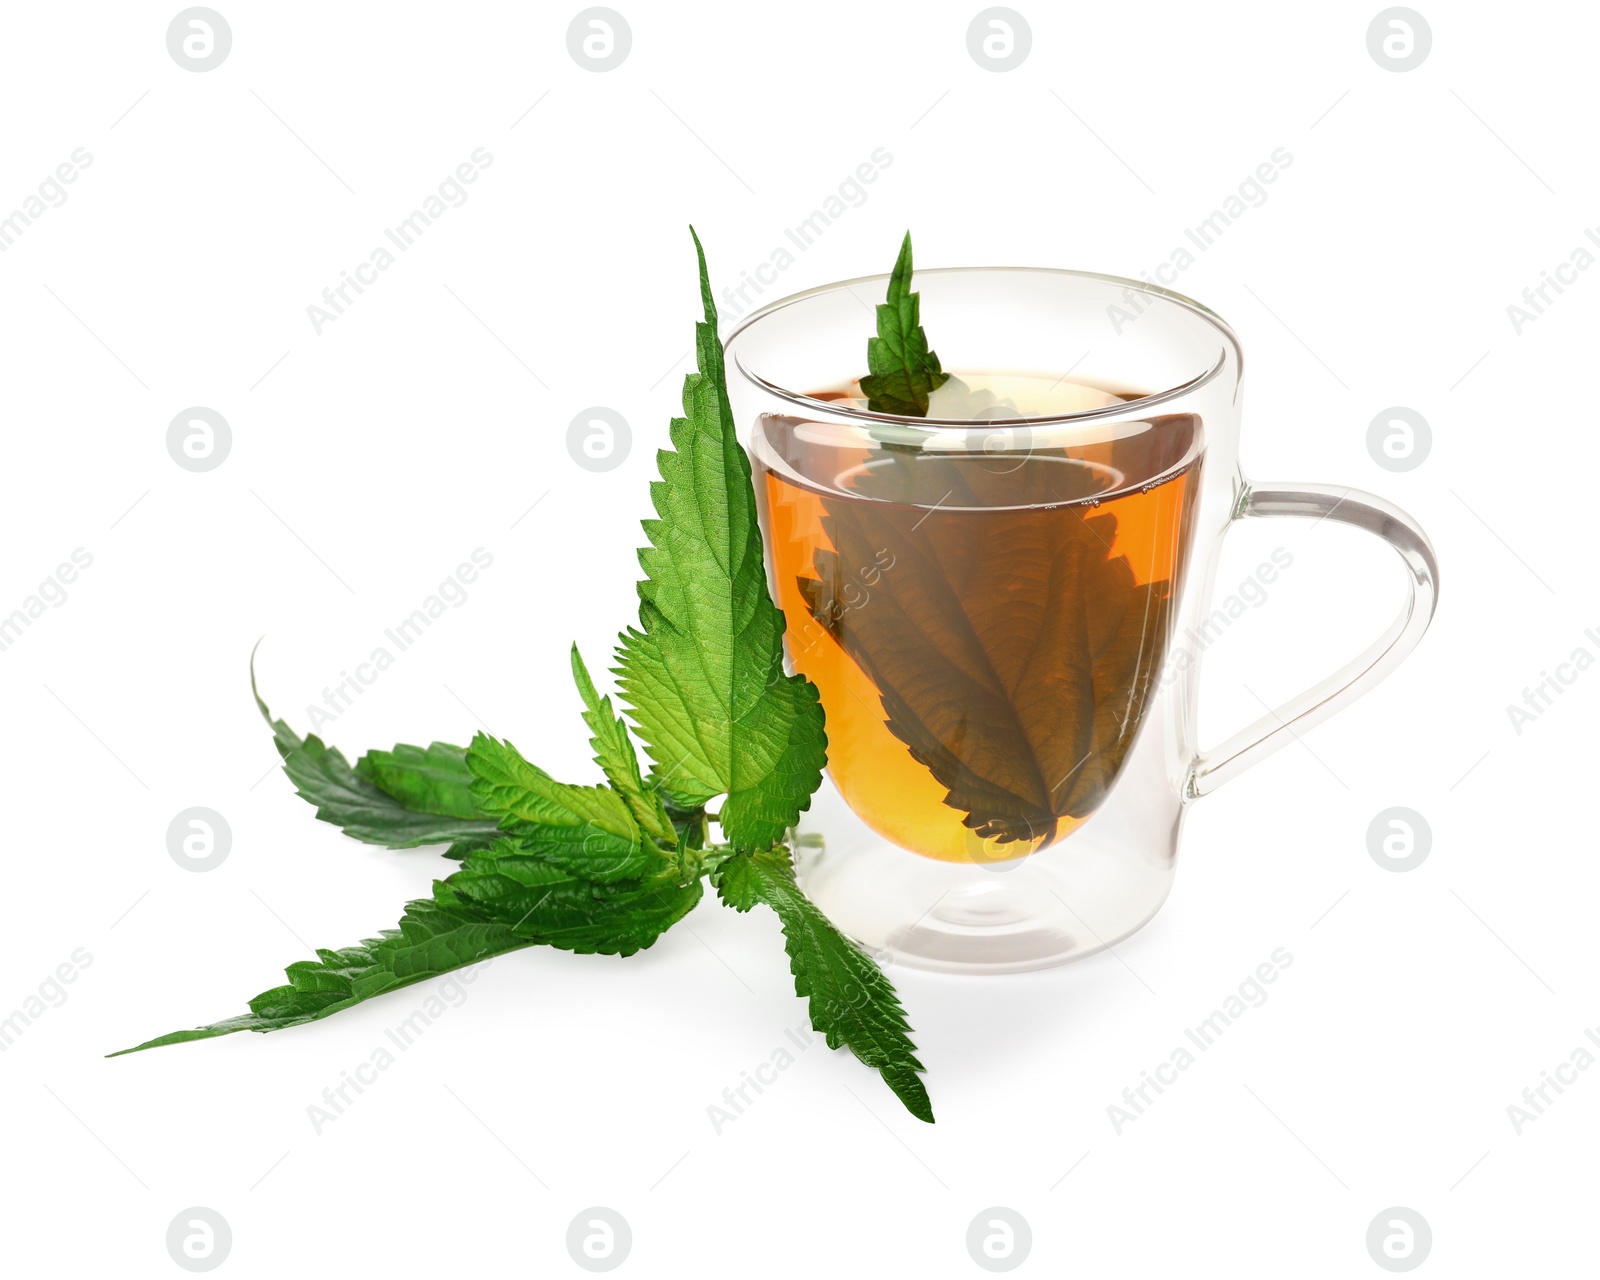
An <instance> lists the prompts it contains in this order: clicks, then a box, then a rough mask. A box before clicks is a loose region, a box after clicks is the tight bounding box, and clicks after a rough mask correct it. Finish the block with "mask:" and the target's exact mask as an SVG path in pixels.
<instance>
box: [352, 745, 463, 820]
mask: <svg viewBox="0 0 1600 1280" xmlns="http://www.w3.org/2000/svg"><path fill="white" fill-rule="evenodd" d="M356 774H357V776H359V777H362V778H365V779H366V780H367V781H368V782H370V783H372V785H373V786H375V787H377V788H378V789H379V790H380V791H383V792H385V793H387V794H388V795H391V796H393V797H394V798H395V799H396V800H398V801H399V802H400V803H401V804H403V805H404V806H405V807H406V808H407V809H412V810H415V811H416V812H418V813H438V814H444V815H447V816H449V817H452V818H482V817H484V812H483V810H482V809H480V808H479V807H478V802H477V801H476V800H474V799H473V798H472V771H471V770H470V769H468V768H467V752H466V748H464V747H456V746H451V745H450V744H449V743H448V742H435V743H432V744H431V745H429V746H427V747H408V746H398V747H395V748H394V749H393V750H391V751H369V752H367V754H366V755H364V756H362V757H361V758H360V759H359V760H357V761H356Z"/></svg>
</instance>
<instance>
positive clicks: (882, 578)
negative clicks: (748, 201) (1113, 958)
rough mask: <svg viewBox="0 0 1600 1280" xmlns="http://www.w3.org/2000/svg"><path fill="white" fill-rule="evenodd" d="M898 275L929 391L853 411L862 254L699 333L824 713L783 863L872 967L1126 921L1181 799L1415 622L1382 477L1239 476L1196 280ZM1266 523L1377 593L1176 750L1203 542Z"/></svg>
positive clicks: (1023, 954)
mask: <svg viewBox="0 0 1600 1280" xmlns="http://www.w3.org/2000/svg"><path fill="white" fill-rule="evenodd" d="M915 285H916V288H917V289H918V291H919V292H920V294H921V299H922V303H921V307H922V311H921V314H922V322H923V324H924V326H925V327H926V329H927V332H928V334H929V336H930V338H931V340H932V343H933V345H934V347H935V349H936V350H937V351H938V353H939V355H940V356H941V357H942V359H943V362H944V367H945V369H946V370H947V371H949V372H950V373H952V374H953V375H954V378H953V379H952V380H951V381H950V382H949V383H948V384H947V385H946V386H945V387H942V388H940V389H939V390H938V391H936V392H935V393H934V397H933V399H932V401H931V402H930V404H929V412H930V415H932V416H928V417H911V416H903V415H900V414H895V413H885V412H882V411H880V410H881V408H882V403H881V400H876V399H875V400H873V401H871V403H869V401H868V397H866V396H865V395H864V394H863V393H862V391H861V388H860V387H859V385H858V384H857V383H856V382H855V379H856V378H857V377H858V376H859V375H860V374H862V373H863V372H864V369H863V365H864V364H865V345H866V340H867V337H868V336H869V334H870V333H871V331H872V312H871V310H870V308H871V306H872V305H873V304H875V303H876V302H878V301H879V300H880V299H882V298H883V297H884V294H885V289H886V286H887V278H886V277H882V276H876V277H869V278H866V279H861V280H852V281H848V282H845V283H841V284H835V285H828V286H825V287H823V288H819V289H813V290H810V291H809V292H806V293H802V294H797V295H795V296H794V297H791V298H786V299H784V300H782V301H780V302H775V303H773V304H771V305H770V306H768V307H766V308H764V309H762V310H761V311H759V312H757V313H755V314H754V315H752V316H750V317H749V318H748V319H746V320H745V321H744V322H743V323H742V324H741V325H739V327H738V328H737V329H736V331H735V332H734V333H733V335H732V336H731V337H730V338H729V339H728V343H727V350H728V356H729V367H730V370H731V376H730V392H731V394H732V397H733V407H734V412H735V415H736V417H737V419H738V420H739V422H740V424H741V430H748V431H749V432H750V435H749V443H750V456H751V460H752V463H753V467H754V473H755V484H756V490H757V497H758V500H759V502H760V506H761V511H762V521H763V530H764V534H765V537H766V542H767V550H768V564H769V570H770V573H771V577H772V582H771V585H772V588H773V593H774V597H775V598H776V599H777V601H778V602H779V604H780V605H781V607H782V608H783V610H784V613H785V615H786V618H787V623H788V629H787V634H786V636H785V644H786V646H787V651H788V656H789V660H790V663H791V664H792V666H793V668H794V669H795V670H798V671H801V672H803V673H805V674H806V675H807V676H809V677H810V678H811V679H812V680H813V681H814V682H815V683H816V684H817V686H818V688H819V689H820V691H821V696H822V703H823V707H824V709H825V711H826V713H827V727H828V739H829V743H828V754H829V764H828V778H827V780H826V781H825V782H824V783H823V787H822V789H821V790H820V791H819V792H818V793H817V795H816V797H815V798H814V799H813V801H812V806H811V809H810V811H809V812H808V813H806V814H805V815H803V816H802V821H801V823H800V826H799V829H798V830H797V831H796V832H795V833H794V840H795V852H796V864H797V868H798V871H799V876H800V882H801V884H802V886H803V887H804V889H805V891H806V893H807V894H808V895H810V897H811V898H812V899H813V900H814V901H815V902H816V903H817V904H818V906H820V907H821V909H822V910H823V911H824V912H825V913H826V914H827V915H828V917H829V918H830V919H831V920H832V921H833V922H834V923H835V924H836V925H837V926H838V927H839V928H840V929H842V930H843V931H844V932H845V933H847V934H849V935H850V936H851V937H853V938H855V939H856V940H857V941H858V942H860V943H862V944H863V945H865V946H867V947H869V948H872V949H875V950H882V951H887V952H889V953H891V954H892V955H893V956H894V958H895V960H896V961H897V962H900V963H905V964H909V965H913V966H916V967H921V968H927V969H937V970H945V971H950V972H992V973H1000V972H1014V971H1018V970H1024V969H1034V968H1041V967H1044V966H1047V965H1054V964H1060V963H1063V962H1065V961H1068V960H1072V959H1076V958H1078V957H1080V956H1084V955H1088V954H1091V953H1093V952H1095V951H1098V950H1100V949H1102V948H1104V947H1107V946H1110V945H1112V944H1114V943H1116V942H1117V941H1118V940H1120V939H1122V938H1124V937H1126V936H1127V935H1128V934H1130V933H1132V932H1133V931H1134V930H1136V929H1138V928H1139V927H1140V926H1141V925H1143V924H1144V923H1145V922H1146V921H1147V920H1149V919H1150V917H1151V916H1153V915H1154V914H1155V912H1156V910H1157V909H1158V908H1159V907H1160V906H1161V903H1162V902H1163V901H1164V900H1165V898H1166V896H1167V892H1168V890H1169V888H1170V887H1171V884H1172V877H1173V872H1174V869H1175V866H1176V859H1177V850H1178V836H1179V832H1180V830H1181V828H1182V824H1183V817H1184V814H1185V813H1186V812H1187V810H1188V807H1189V805H1190V804H1191V803H1192V802H1193V801H1194V800H1195V799H1197V798H1198V797H1200V796H1203V795H1205V794H1206V793H1207V792H1209V791H1211V790H1213V789H1214V788H1215V787H1217V786H1218V785H1219V784H1221V783H1222V782H1224V781H1226V780H1227V779H1228V778H1231V777H1233V776H1235V775H1236V774H1238V773H1239V772H1241V771H1242V770H1243V769H1245V768H1246V767H1247V766H1248V765H1250V764H1252V763H1253V762H1255V761H1257V760H1259V759H1261V758H1262V757H1263V756H1265V755H1267V754H1268V753H1269V752H1271V751H1273V750H1275V749H1276V748H1277V747H1279V746H1281V745H1283V743H1284V742H1286V741H1287V740H1288V739H1289V738H1290V737H1291V736H1292V735H1294V734H1297V733H1299V732H1301V731H1303V730H1304V729H1306V728H1307V727H1309V726H1310V725H1312V724H1314V723H1316V722H1317V721H1319V720H1321V719H1323V718H1324V717H1326V716H1328V715H1329V714H1331V713H1332V712H1333V711H1335V710H1337V709H1338V708H1340V707H1342V706H1344V705H1346V704H1347V703H1349V702H1351V701H1352V700H1353V699H1355V698H1356V697H1357V696H1359V695H1360V694H1361V693H1363V692H1364V691H1365V690H1367V689H1369V688H1371V687H1372V685H1373V684H1375V683H1376V682H1377V681H1378V680H1379V679H1381V678H1382V677H1383V676H1384V675H1385V674H1387V673H1388V672H1389V671H1390V670H1392V669H1393V668H1394V666H1395V665H1396V664H1397V663H1398V662H1399V661H1400V660H1401V659H1402V658H1403V657H1404V656H1405V655H1406V654H1407V653H1409V652H1410V651H1411V649H1412V648H1414V647H1415V645H1416V644H1417V642H1418V640H1420V639H1421V637H1422V633H1423V632H1424V631H1425V630H1426V629H1427V626H1428V623H1429V620H1430V619H1431V617H1432V614H1433V609H1434V602H1435V596H1436V592H1437V585H1436V584H1437V566H1436V563H1435V560H1434V555H1433V550H1432V548H1431V547H1430V545H1429V543H1428V540H1427V538H1426V536H1425V535H1424V534H1423V532H1422V530H1421V529H1419V528H1418V527H1417V525H1416V523H1415V522H1414V521H1412V520H1411V519H1410V518H1409V517H1408V516H1406V515H1405V513H1404V512H1402V511H1400V510H1399V509H1397V508H1396V507H1394V506H1393V505H1392V504H1390V503H1388V502H1385V501H1384V500H1383V499H1381V498H1377V497H1373V496H1371V495H1369V494H1364V493H1360V492H1358V491H1356V490H1353V489H1347V488H1344V487H1342V486H1332V485H1313V484H1295V485H1260V484H1254V483H1251V482H1250V481H1248V480H1246V479H1245V477H1244V475H1243V474H1242V473H1241V471H1240V469H1239V460H1238V446H1239V391H1240V368H1241V364H1240V352H1239V345H1238V340H1237V339H1236V338H1235V337H1234V334H1233V332H1232V330H1231V329H1229V327H1228V326H1227V325H1226V324H1225V323H1224V322H1223V321H1222V320H1221V318H1220V317H1218V316H1217V315H1216V314H1214V313H1213V312H1211V311H1210V310H1208V309H1207V308H1205V307H1203V306H1201V305H1200V304H1199V303H1196V302H1194V301H1192V300H1190V299H1188V298H1185V297H1182V296H1180V295H1178V294H1175V293H1170V292H1167V291H1166V290H1163V289H1160V288H1157V287H1155V286H1152V285H1149V284H1146V283H1141V282H1137V281H1132V280H1122V279H1117V278H1114V277H1109V276H1098V275H1091V274H1087V273H1080V272H1070V271H1047V270H1034V269H1022V268H1017V269H1011V268H972V269H954V270H942V271H924V272H919V273H918V274H917V276H916V279H915ZM941 414H942V415H945V416H939V415H941ZM1284 516H1299V517H1304V518H1308V519H1311V520H1314V521H1316V520H1333V521H1338V522H1340V523H1343V524H1350V525H1355V526H1357V527H1358V528H1361V529H1365V530H1367V531H1368V532H1369V533H1372V534H1375V535H1376V536H1378V537H1380V538H1382V539H1384V540H1385V541H1387V542H1388V543H1389V544H1390V545H1391V546H1392V547H1394V549H1395V550H1396V552H1398V553H1399V556H1400V561H1401V564H1402V565H1403V567H1404V570H1405V576H1406V580H1407V583H1408V586H1409V592H1408V597H1407V601H1406V605H1405V608H1404V609H1403V610H1402V611H1401V613H1400V615H1399V617H1397V618H1396V619H1395V620H1394V622H1393V623H1392V624H1391V625H1390V627H1389V628H1388V630H1387V631H1385V632H1384V633H1383V635H1381V636H1380V637H1379V638H1378V639H1377V640H1376V641H1375V642H1374V643H1373V644H1372V646H1371V647H1370V648H1369V649H1368V650H1367V651H1366V652H1364V653H1363V654H1361V655H1360V656H1359V657H1358V658H1356V659H1355V660H1354V661H1352V662H1350V663H1349V664H1347V665H1346V666H1345V667H1344V668H1342V669H1341V670H1339V671H1337V672H1335V673H1334V674H1333V675H1331V676H1329V677H1328V678H1327V679H1325V680H1323V681H1321V682H1320V683H1318V684H1317V685H1315V686H1314V687H1312V688H1311V689H1309V690H1308V691H1307V692H1306V693H1304V694H1302V695H1301V696H1300V697H1298V698H1296V699H1294V700H1293V701H1291V702H1289V703H1287V704H1286V705H1284V706H1282V707H1279V708H1277V709H1276V710H1274V711H1272V712H1271V713H1270V714H1268V715H1266V716H1263V717H1262V718H1261V719H1260V720H1259V721H1257V722H1256V723H1255V724H1253V725H1251V726H1250V727H1248V728H1246V729H1244V730H1243V731H1242V732H1240V733H1238V734H1237V735H1235V736H1234V737H1232V738H1230V739H1229V740H1228V741H1226V742H1225V743H1223V744H1222V745H1221V746H1219V747H1216V748H1214V749H1212V750H1209V751H1202V750H1201V749H1200V746H1199V743H1198V742H1197V740H1196V732H1195V725H1196V710H1197V702H1198V692H1199V673H1200V654H1201V650H1202V649H1203V647H1204V644H1205V643H1206V640H1207V638H1208V636H1210V635H1211V634H1213V633H1214V631H1215V630H1216V624H1215V622H1214V621H1213V620H1212V619H1210V618H1209V617H1208V614H1209V609H1210V606H1209V601H1210V598H1211V594H1212V582H1213V577H1214V574H1215V570H1216V565H1217V559H1218V554H1219V552H1220V549H1221V545H1222V539H1223V535H1224V534H1225V533H1226V532H1227V530H1228V528H1229V526H1230V525H1231V523H1232V522H1233V521H1235V520H1238V519H1243V518H1247V517H1269V518H1270V517H1284Z"/></svg>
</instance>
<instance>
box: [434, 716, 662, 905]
mask: <svg viewBox="0 0 1600 1280" xmlns="http://www.w3.org/2000/svg"><path fill="white" fill-rule="evenodd" d="M467 765H468V767H469V768H470V769H471V770H472V777H473V782H472V794H473V796H474V797H476V799H477V801H478V803H479V804H480V805H482V806H483V809H484V811H485V812H486V813H492V814H494V815H496V816H497V817H498V818H499V819H500V827H501V830H503V831H506V832H510V833H512V834H514V835H517V836H518V837H521V838H524V839H530V840H532V839H536V840H537V842H538V848H539V850H540V852H541V854H542V855H543V856H544V857H546V858H547V859H549V861H551V862H552V863H554V864H556V865H558V866H561V867H565V868H568V869H570V870H572V871H574V872H576V873H578V874H580V875H583V876H586V877H587V878H588V879H591V880H595V881H598V882H601V883H608V882H610V881H613V880H628V879H635V878H637V877H639V876H644V875H650V874H652V873H654V872H656V871H659V870H661V869H662V868H663V867H666V866H667V865H668V858H667V856H666V855H665V854H664V853H662V852H661V850H660V849H659V848H657V846H656V845H655V843H654V841H652V840H650V839H649V837H647V836H644V835H643V834H642V833H641V832H640V830H639V824H638V823H637V822H636V821H635V820H634V817H633V814H632V813H630V812H629V811H628V806H627V804H626V803H625V802H624V801H623V799H622V797H621V796H619V795H618V794H617V793H616V792H615V791H612V790H611V789H610V788H608V787H577V786H573V785H572V784H570V783H566V782H557V781H556V780H555V779H554V778H552V777H551V776H550V775H549V774H548V773H546V772H545V771H544V770H543V769H540V768H538V767H537V766H536V765H531V764H529V763H528V762H527V761H526V760H524V759H523V758H522V757H521V756H520V755H519V754H518V753H517V749H516V748H515V747H513V746H512V745H511V744H510V743H509V742H499V741H497V740H496V739H494V738H491V737H489V735H488V734H485V733H480V734H478V736H477V737H475V738H474V739H473V740H472V745H471V746H470V747H468V748H467ZM463 870H465V868H463Z"/></svg>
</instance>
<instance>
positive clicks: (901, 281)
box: [861, 231, 950, 418]
mask: <svg viewBox="0 0 1600 1280" xmlns="http://www.w3.org/2000/svg"><path fill="white" fill-rule="evenodd" d="M921 311H922V299H921V297H920V296H919V295H918V294H915V293H912V292H911V233H910V232H909V231H908V232H906V238H905V240H904V241H903V242H902V243H901V245H900V256H899V257H898V258H897V259H895V264H894V271H893V272H891V273H890V276H889V296H888V300H887V301H886V302H882V303H880V304H879V305H878V311H877V321H878V336H877V337H876V338H869V339H867V368H869V369H870V370H871V371H872V372H871V373H870V374H868V375H867V376H866V377H865V378H862V379H861V390H862V391H863V392H865V393H866V396H867V408H868V409H870V410H871V411H872V412H873V413H893V414H899V415H901V416H903V417H908V418H925V417H927V416H928V397H929V396H930V395H932V394H933V393H934V392H935V391H937V390H938V389H939V388H940V387H942V386H943V385H944V384H945V383H946V382H947V381H948V380H949V378H950V375H949V374H948V373H945V372H944V371H943V370H941V369H940V368H939V357H938V356H937V355H936V354H934V353H933V352H932V351H930V350H928V335H927V334H926V333H924V332H923V329H922V320H921Z"/></svg>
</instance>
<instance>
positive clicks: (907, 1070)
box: [711, 848, 933, 1124]
mask: <svg viewBox="0 0 1600 1280" xmlns="http://www.w3.org/2000/svg"><path fill="white" fill-rule="evenodd" d="M711 880H712V883H713V884H715V885H716V887H717V893H718V895H719V896H720V897H721V898H722V901H723V902H724V903H725V904H726V905H728V906H730V907H732V908H733V909H734V910H735V911H749V910H750V909H751V908H753V907H755V906H757V905H760V904H762V903H764V904H766V905H767V906H769V907H771V908H772V909H773V910H774V911H775V912H777V914H778V920H779V922H780V923H781V924H782V925H783V941H784V948H785V950H787V951H788V953H789V967H790V970H791V971H792V972H793V974H794V989H795V994H796V995H799V996H807V997H810V1013H811V1025H812V1027H813V1028H814V1029H815V1030H817V1031H820V1032H822V1033H823V1034H824V1035H825V1036H826V1037H827V1040H828V1047H829V1048H830V1049H837V1048H838V1047H839V1046H840V1045H847V1046H849V1048H850V1051H851V1052H852V1053H854V1054H855V1055H856V1057H857V1058H859V1059H861V1061H862V1062H864V1063H866V1064H867V1065H868V1066H869V1067H874V1068H876V1069H877V1071H878V1073H879V1074H880V1075H882V1076H883V1079H884V1083H885V1084H887V1085H888V1086H889V1087H890V1088H891V1089H893V1090H894V1092H895V1096H896V1097H898V1098H899V1099H900V1101H901V1102H903V1103H905V1105H906V1109H907V1110H908V1111H910V1112H911V1114H912V1115H914V1116H916V1117H917V1119H919V1120H925V1121H927V1122H928V1123H929V1124H932V1123H933V1104H932V1103H931V1102H930V1101H929V1100H928V1091H927V1089H926V1088H925V1087H924V1085H923V1083H922V1078H921V1076H920V1075H919V1074H918V1073H919V1072H921V1071H923V1070H924V1069H925V1068H924V1067H923V1065H922V1064H921V1063H920V1062H918V1061H917V1058H916V1046H915V1045H914V1044H912V1043H911V1034H910V1033H911V1026H910V1024H909V1023H908V1022H907V1021H906V1016H905V1010H904V1009H902V1008H901V1005H900V998H899V996H897V995H896V994H895V990H894V986H893V985H892V984H891V983H890V981H889V979H888V978H887V977H885V976H884V973H883V970H882V969H880V968H879V967H878V966H877V964H876V963H875V962H874V961H873V959H872V957H871V956H869V955H867V953H866V952H864V951H863V950H861V948H860V947H858V946H857V945H856V944H855V943H854V942H852V941H851V940H850V939H849V938H847V937H845V936H844V935H843V934H842V933H840V932H839V931H838V930H837V929H835V928H834V927H833V925H831V924H830V923H829V922H828V919H827V917H826V916H824V915H823V914H822V912H820V911H818V910H817V908H816V907H815V906H814V905H813V904H812V902H811V900H810V899H809V898H807V897H806V896H805V894H803V893H802V892H801V891H800V887H799V885H797V884H796V883H795V878H794V864H793V863H792V862H791V861H790V859H789V851H788V850H787V849H783V848H777V849H770V850H764V851H761V852H756V853H740V854H735V855H734V856H732V857H730V858H727V859H726V860H724V861H723V862H721V863H720V864H719V865H717V866H716V867H714V868H713V870H712V872H711Z"/></svg>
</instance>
